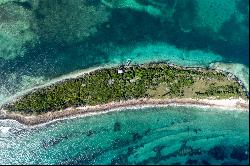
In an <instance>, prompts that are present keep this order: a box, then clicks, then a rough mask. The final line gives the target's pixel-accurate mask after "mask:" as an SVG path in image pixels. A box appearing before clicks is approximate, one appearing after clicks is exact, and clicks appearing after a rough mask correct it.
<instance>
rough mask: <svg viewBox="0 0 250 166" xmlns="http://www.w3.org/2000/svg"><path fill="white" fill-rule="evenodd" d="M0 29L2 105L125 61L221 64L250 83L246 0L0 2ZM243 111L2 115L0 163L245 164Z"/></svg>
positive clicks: (172, 109) (170, 109)
mask: <svg viewBox="0 0 250 166" xmlns="http://www.w3.org/2000/svg"><path fill="white" fill-rule="evenodd" d="M0 27H1V28H0V105H1V104H2V103H4V102H5V101H6V99H7V98H8V97H11V96H13V95H15V94H16V93H18V92H22V91H24V90H27V89H29V88H32V87H34V86H37V85H41V84H44V83H47V82H49V81H50V80H51V79H54V78H57V77H59V76H62V75H65V74H69V73H71V72H75V71H77V70H82V69H87V68H89V67H95V66H100V65H101V66H103V65H109V64H122V63H125V62H126V60H128V59H131V60H132V64H138V63H145V62H150V61H168V62H172V63H175V64H178V65H184V66H209V65H210V64H211V63H214V62H220V63H222V64H223V63H226V65H225V66H226V67H224V68H230V71H234V70H236V71H235V73H237V74H238V75H239V76H240V78H242V79H243V82H247V83H249V77H248V76H246V75H247V74H246V73H247V70H249V62H248V60H249V53H248V52H249V46H248V44H249V30H248V28H249V1H248V0H165V1H164V0H36V1H32V0H0ZM245 77H246V78H245ZM248 115H249V113H246V112H229V111H219V110H205V109H196V108H186V107H178V108H176V107H168V108H158V109H156V108H150V109H143V110H141V109H138V110H136V111H124V112H119V113H118V112H114V113H108V114H104V115H97V116H93V117H85V118H77V119H72V120H64V121H58V122H56V123H53V124H50V125H46V126H43V127H39V128H34V129H30V128H26V127H25V126H22V125H20V124H17V123H15V122H13V121H0V164H32V163H33V164H64V163H66V164H97V163H98V164H124V163H127V164H154V163H155V164H178V163H179V164H208V163H209V164H228V163H231V164H247V163H249V159H248V152H249V150H248V149H249V141H248V139H249V127H248V124H249V118H248Z"/></svg>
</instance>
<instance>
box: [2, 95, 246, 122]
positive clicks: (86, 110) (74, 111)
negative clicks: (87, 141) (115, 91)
mask: <svg viewBox="0 0 250 166" xmlns="http://www.w3.org/2000/svg"><path fill="white" fill-rule="evenodd" d="M170 105H174V106H197V107H205V108H220V109H227V110H236V109H237V110H238V111H249V101H246V100H243V99H223V100H215V99H190V98H185V99H146V98H142V99H133V100H127V101H119V102H111V103H107V104H102V105H96V106H84V107H69V108H67V109H64V110H60V111H55V112H48V113H44V114H41V115H37V116H34V115H32V116H24V115H21V114H18V113H10V112H7V111H6V110H3V109H2V110H1V111H0V113H1V114H0V119H13V120H16V121H18V122H20V123H22V124H25V125H27V126H34V125H39V124H43V123H47V122H50V121H55V120H60V119H65V118H72V117H78V116H84V115H94V114H99V113H107V112H111V111H116V110H120V109H127V108H132V107H136V108H142V107H163V106H170Z"/></svg>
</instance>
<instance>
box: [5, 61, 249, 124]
mask: <svg viewBox="0 0 250 166" xmlns="http://www.w3.org/2000/svg"><path fill="white" fill-rule="evenodd" d="M228 99H230V100H231V101H229V102H228ZM147 104H148V105H162V104H165V105H166V104H187V105H188V104H191V105H192V104H193V105H205V106H227V105H228V107H230V106H232V107H235V108H245V109H248V92H247V91H246V89H245V88H244V86H243V85H242V84H241V82H240V80H238V79H237V77H235V76H234V75H233V74H231V73H226V72H222V71H218V70H215V69H209V68H200V67H196V68H194V67H193V68H192V67H181V66H176V65H173V64H167V63H163V62H161V63H160V62H159V63H148V64H141V65H122V66H116V67H110V68H102V69H97V70H94V71H91V72H89V73H84V74H82V75H79V76H77V77H76V78H66V79H63V80H60V81H57V82H55V83H53V84H51V85H48V86H44V87H41V88H37V89H34V90H32V91H30V92H28V93H26V94H24V95H22V96H19V97H17V98H16V99H14V100H13V101H11V102H8V103H6V104H4V105H3V106H2V108H1V112H0V113H1V114H0V118H2V119H15V120H17V121H19V122H21V123H25V124H27V125H35V124H40V123H44V122H48V121H51V120H53V119H58V118H62V117H68V116H71V115H79V114H83V113H89V112H96V111H104V110H109V109H113V108H119V107H129V106H142V105H147Z"/></svg>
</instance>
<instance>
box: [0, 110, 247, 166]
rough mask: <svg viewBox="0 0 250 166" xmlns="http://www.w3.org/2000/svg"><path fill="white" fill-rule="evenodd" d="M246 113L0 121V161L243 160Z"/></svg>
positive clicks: (158, 112)
mask: <svg viewBox="0 0 250 166" xmlns="http://www.w3.org/2000/svg"><path fill="white" fill-rule="evenodd" d="M248 116H249V113H248V112H240V111H232V110H231V111H227V110H216V109H199V108H193V107H182V106H181V107H174V106H169V107H165V108H164V107H163V108H143V109H136V110H129V109H128V110H126V111H124V110H123V111H119V112H110V113H106V114H101V115H95V116H89V117H82V118H76V119H68V120H62V121H56V122H55V123H50V124H47V125H45V126H40V127H37V128H32V129H31V128H25V127H24V126H21V125H17V124H15V123H13V122H12V123H10V122H9V123H4V122H0V123H1V124H2V126H5V131H4V128H2V130H1V132H0V148H1V153H0V164H228V163H231V164H247V163H249V127H248V124H249V117H248ZM14 126H15V127H14Z"/></svg>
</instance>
